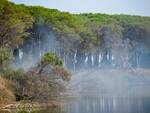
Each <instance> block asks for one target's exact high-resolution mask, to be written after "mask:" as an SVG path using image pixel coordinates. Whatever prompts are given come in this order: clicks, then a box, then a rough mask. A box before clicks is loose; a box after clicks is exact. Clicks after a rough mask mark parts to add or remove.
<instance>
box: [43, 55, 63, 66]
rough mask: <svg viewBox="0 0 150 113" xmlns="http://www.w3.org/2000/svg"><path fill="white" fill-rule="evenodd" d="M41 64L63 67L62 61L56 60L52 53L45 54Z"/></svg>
mask: <svg viewBox="0 0 150 113" xmlns="http://www.w3.org/2000/svg"><path fill="white" fill-rule="evenodd" d="M42 63H43V64H51V65H59V66H62V65H63V61H62V60H61V59H60V58H58V57H57V56H56V55H55V54H54V53H46V54H45V55H44V58H43V61H42Z"/></svg>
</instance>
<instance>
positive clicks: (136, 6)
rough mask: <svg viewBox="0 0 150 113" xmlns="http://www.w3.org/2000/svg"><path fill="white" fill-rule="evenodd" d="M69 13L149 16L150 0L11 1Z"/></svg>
mask: <svg viewBox="0 0 150 113" xmlns="http://www.w3.org/2000/svg"><path fill="white" fill-rule="evenodd" d="M11 1H13V2H15V3H17V4H20V3H23V4H26V5H38V6H39V5H40V6H44V7H47V8H52V9H58V10H60V11H67V12H70V13H77V14H78V13H106V14H129V15H141V16H150V0H11Z"/></svg>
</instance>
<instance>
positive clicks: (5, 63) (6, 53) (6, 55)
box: [0, 47, 13, 71]
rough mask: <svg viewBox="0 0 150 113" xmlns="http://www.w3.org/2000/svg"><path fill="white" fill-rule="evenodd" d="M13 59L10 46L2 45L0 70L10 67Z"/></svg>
mask: <svg viewBox="0 0 150 113" xmlns="http://www.w3.org/2000/svg"><path fill="white" fill-rule="evenodd" d="M12 60H13V55H12V50H11V49H10V48H1V47H0V71H2V70H5V69H8V68H9V66H10V64H11V62H12Z"/></svg>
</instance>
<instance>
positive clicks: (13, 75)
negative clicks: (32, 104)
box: [0, 0, 150, 99]
mask: <svg viewBox="0 0 150 113" xmlns="http://www.w3.org/2000/svg"><path fill="white" fill-rule="evenodd" d="M43 28H44V31H45V29H46V31H50V32H53V33H54V34H55V36H56V37H57V39H58V40H59V41H60V42H62V43H64V44H63V46H66V47H65V50H66V51H74V50H78V51H84V52H86V51H95V49H96V48H97V47H98V48H99V49H103V50H104V51H106V52H104V53H103V54H104V55H103V56H105V54H106V56H107V54H108V53H109V54H111V52H113V51H114V50H115V49H116V50H117V51H115V52H118V53H117V54H121V55H120V56H121V57H120V58H122V56H123V57H124V58H122V59H123V61H124V63H125V64H126V63H127V62H128V61H129V60H128V55H126V53H127V52H128V51H126V49H124V48H130V49H131V48H132V49H134V50H135V51H134V52H135V54H136V56H139V55H140V54H141V52H143V49H142V50H139V45H140V47H144V51H146V52H148V53H149V52H150V17H141V16H129V15H106V14H91V13H89V14H70V13H68V12H60V11H58V10H56V9H47V8H43V7H40V6H25V5H16V4H14V3H11V2H8V1H7V0H0V75H2V76H4V78H6V79H8V80H11V81H13V84H12V86H13V87H15V89H13V90H15V91H14V92H15V95H16V96H17V99H23V98H25V97H26V98H28V99H29V98H38V96H39V95H36V94H37V92H36V89H34V87H35V86H38V87H40V86H39V85H38V84H39V83H45V84H43V86H42V87H46V88H47V89H46V90H48V89H49V85H50V86H51V83H52V81H53V80H51V78H47V76H46V75H44V77H45V78H42V77H41V75H43V74H45V72H44V73H43V69H44V70H45V68H47V64H49V63H50V64H51V66H52V67H50V69H51V72H52V73H51V74H52V75H61V76H59V77H58V79H61V80H66V79H64V76H65V75H67V76H68V75H69V73H68V72H67V71H66V70H65V69H64V68H63V67H62V64H63V63H62V62H61V60H58V59H59V58H58V57H57V56H55V55H53V54H50V53H49V54H46V57H45V58H46V63H43V60H41V61H40V66H39V65H37V66H35V67H34V68H32V69H30V70H28V72H24V71H23V70H15V71H14V70H13V69H11V67H12V65H11V64H12V62H13V61H14V57H13V53H14V50H15V48H18V47H20V46H22V45H23V44H24V43H28V40H30V39H31V40H36V39H37V38H38V37H40V38H43V37H44V35H43V32H42V29H43ZM41 34H42V36H40V35H41ZM122 40H123V41H122ZM29 42H30V41H29ZM119 44H120V45H119ZM130 46H132V47H130ZM113 48H115V49H113ZM112 49H113V51H112ZM132 49H131V51H130V52H132V53H133V51H132ZM27 51H28V50H27ZM110 51H111V52H110ZM139 51H140V52H139ZM49 59H50V60H49ZM56 59H57V60H56ZM118 59H119V58H118ZM107 60H108V59H107ZM81 63H82V62H81ZM42 64H43V65H42ZM54 64H55V65H54ZM58 64H59V66H58ZM41 65H42V66H43V68H41ZM8 70H9V71H8ZM10 70H11V71H10ZM46 71H47V70H46ZM37 72H38V73H37ZM58 72H59V73H58ZM47 74H48V75H49V72H48V73H47ZM34 75H37V76H34ZM56 78H57V77H56ZM67 79H68V77H67ZM27 80H28V81H27ZM30 80H31V81H30ZM47 80H50V81H51V82H50V83H49V81H47ZM43 81H44V82H43ZM31 82H33V83H35V84H33V85H31ZM22 83H24V84H22ZM24 85H26V86H24ZM29 86H31V87H29ZM57 86H61V85H60V84H58V85H57ZM28 88H29V89H28ZM36 88H37V87H36ZM51 88H53V90H54V89H57V88H56V87H51ZM41 89H42V88H41ZM41 89H40V88H39V92H40V95H44V96H43V97H45V98H46V94H47V93H46V94H45V93H43V90H41ZM58 89H59V88H58ZM60 89H63V88H62V87H61V88H60ZM48 91H49V90H48ZM27 92H28V93H27ZM44 92H45V91H44ZM40 97H42V96H40Z"/></svg>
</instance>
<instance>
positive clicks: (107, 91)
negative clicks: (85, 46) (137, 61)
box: [71, 69, 150, 97]
mask: <svg viewBox="0 0 150 113" xmlns="http://www.w3.org/2000/svg"><path fill="white" fill-rule="evenodd" d="M142 71H143V72H144V70H142ZM137 72H138V73H139V72H141V70H137ZM138 73H132V72H129V71H124V70H111V69H110V70H89V71H87V70H82V71H78V72H75V73H74V74H73V75H74V76H73V77H72V81H71V83H72V86H73V88H75V90H76V91H77V92H78V93H79V95H80V96H91V97H92V96H93V97H97V96H98V97H99V96H117V97H118V96H119V97H149V95H150V91H149V85H150V84H149V83H150V76H148V73H150V72H148V73H146V74H144V73H140V74H138Z"/></svg>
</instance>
